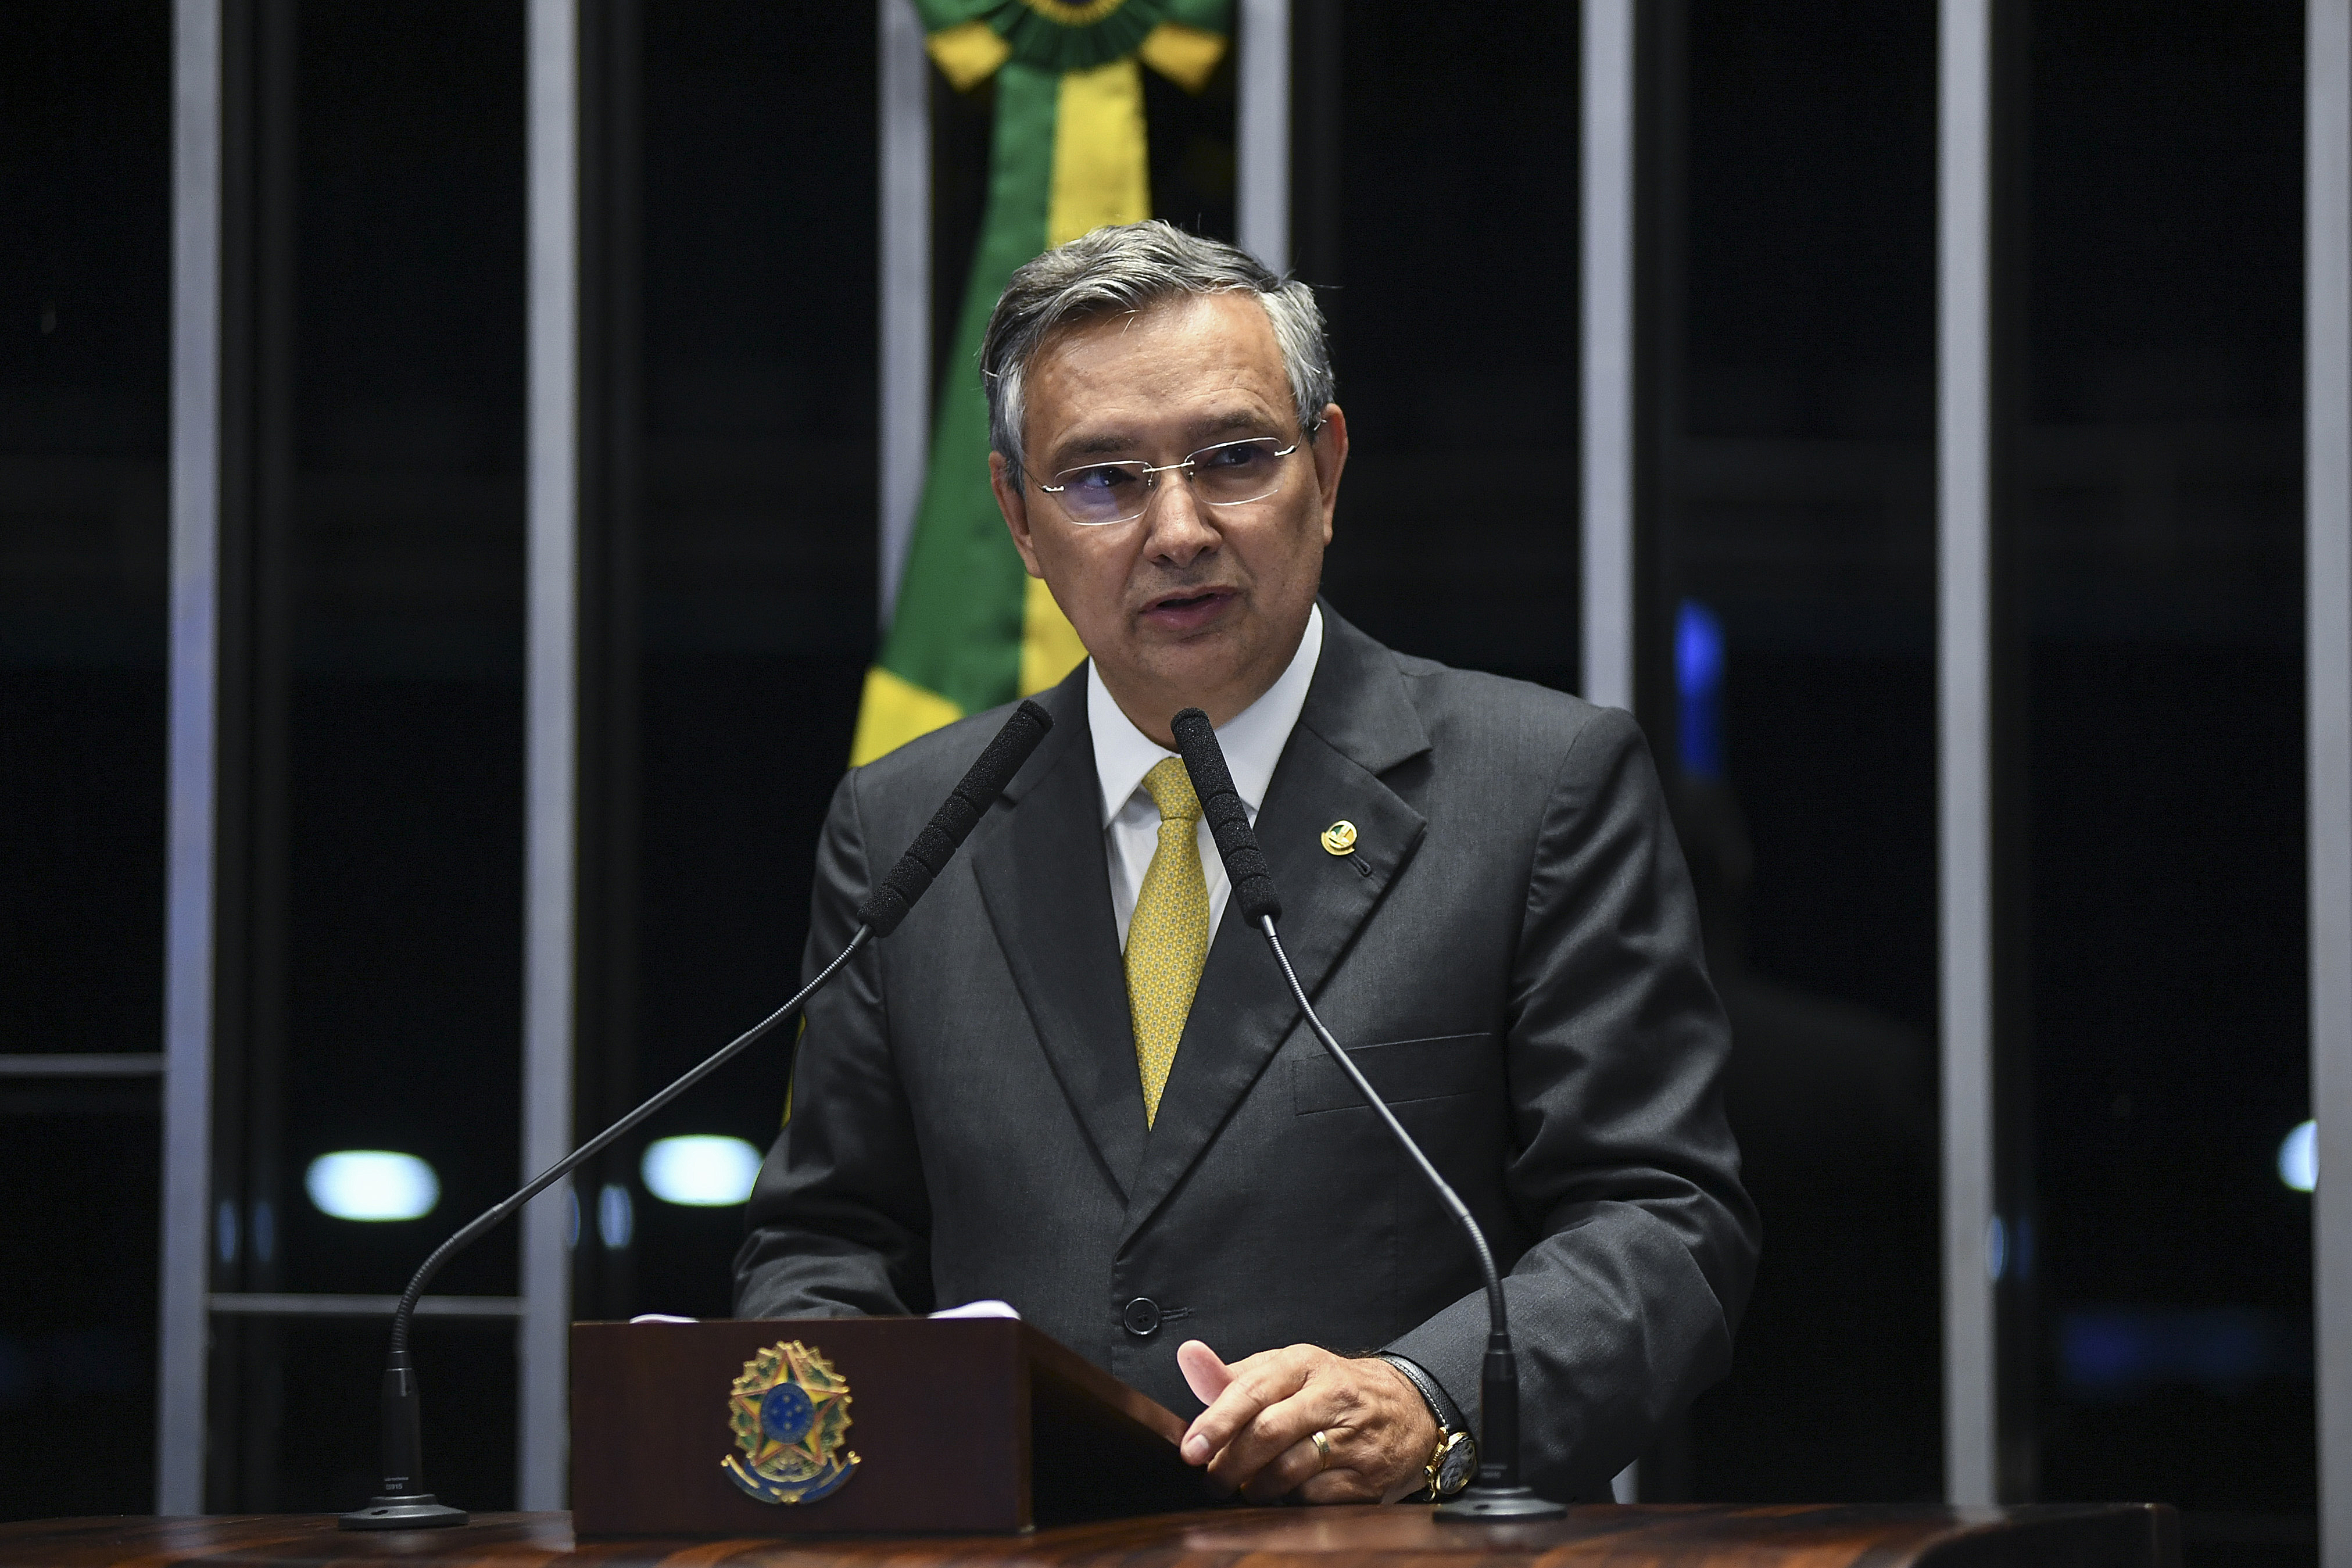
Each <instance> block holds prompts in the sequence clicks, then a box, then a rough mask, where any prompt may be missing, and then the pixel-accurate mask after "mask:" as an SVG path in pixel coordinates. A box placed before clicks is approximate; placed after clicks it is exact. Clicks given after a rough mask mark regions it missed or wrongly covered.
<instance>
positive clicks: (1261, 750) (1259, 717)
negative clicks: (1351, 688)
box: [1087, 605, 1323, 826]
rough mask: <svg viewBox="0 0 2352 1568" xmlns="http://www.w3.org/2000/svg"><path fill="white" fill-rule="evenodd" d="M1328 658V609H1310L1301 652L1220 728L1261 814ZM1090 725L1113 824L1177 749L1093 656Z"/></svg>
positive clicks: (1240, 782)
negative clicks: (1141, 724)
mask: <svg viewBox="0 0 2352 1568" xmlns="http://www.w3.org/2000/svg"><path fill="white" fill-rule="evenodd" d="M1322 655H1323V606H1322V605H1316V606H1315V607H1314V608H1313V609H1312V610H1310V611H1309V612H1308V613H1307V632H1306V635H1305V636H1303V637H1300V638H1299V639H1298V651H1297V652H1296V653H1294V654H1292V655H1291V656H1290V663H1289V665H1288V666H1287V667H1286V668H1284V670H1283V672H1282V673H1281V675H1279V676H1277V677H1276V679H1275V682H1274V684H1273V685H1272V686H1269V687H1267V688H1266V689H1265V694H1264V695H1263V696H1261V697H1259V698H1258V700H1256V701H1255V702H1253V703H1251V704H1250V705H1249V706H1248V707H1247V708H1244V709H1243V710H1241V712H1239V713H1237V714H1235V715H1234V718H1233V720H1232V721H1230V722H1228V723H1226V724H1224V725H1223V726H1222V727H1221V728H1220V729H1219V730H1218V731H1217V743H1218V744H1219V745H1220V746H1222V747H1223V748H1224V752H1225V767H1226V768H1227V770H1228V771H1230V772H1231V773H1233V775H1234V793H1235V794H1236V795H1240V796H1241V797H1242V804H1243V805H1246V806H1248V807H1249V809H1250V815H1251V816H1256V815H1257V808H1258V806H1259V805H1261V804H1262V803H1263V802H1264V801H1265V791H1266V786H1267V785H1268V784H1272V783H1273V782H1274V767H1275V764H1276V763H1278V762H1280V761H1281V760H1282V748H1283V747H1284V746H1286V745H1287V744H1289V743H1290V731H1291V730H1292V728H1293V727H1294V726H1296V725H1297V722H1298V714H1299V710H1301V709H1303V708H1305V707H1306V706H1307V687H1308V686H1310V685H1312V684H1313V683H1314V680H1315V665H1316V661H1317V660H1318V659H1319V658H1322ZM1087 728H1088V729H1089V730H1091V731H1093V733H1094V742H1095V776H1096V777H1097V779H1098V780H1099V781H1100V782H1101V784H1102V819H1103V825H1104V826H1109V825H1110V819H1111V818H1112V817H1114V816H1118V814H1119V811H1120V809H1121V808H1122V807H1124V806H1125V805H1127V802H1128V798H1129V796H1130V795H1134V794H1135V792H1136V791H1137V789H1139V788H1140V787H1141V785H1142V784H1143V775H1144V774H1146V773H1150V771H1151V770H1152V767H1153V766H1154V765H1155V764H1156V763H1160V762H1161V761H1162V760H1164V759H1166V758H1169V757H1172V756H1174V755H1175V754H1176V753H1175V752H1171V751H1169V750H1168V749H1167V748H1166V747H1164V746H1162V745H1160V742H1157V741H1154V740H1152V739H1151V738H1150V736H1148V735H1146V734H1145V733H1144V732H1143V731H1140V730H1139V729H1137V728H1136V727H1135V723H1134V721H1132V720H1130V719H1129V718H1128V716H1127V714H1126V713H1125V712H1124V711H1123V710H1121V709H1120V708H1119V705H1118V702H1117V701H1116V700H1113V699H1112V697H1111V694H1110V689H1109V688H1108V687H1106V686H1105V685H1104V684H1103V682H1102V676H1101V674H1100V673H1099V672H1098V671H1097V670H1096V668H1095V667H1094V663H1093V661H1092V660H1089V661H1087Z"/></svg>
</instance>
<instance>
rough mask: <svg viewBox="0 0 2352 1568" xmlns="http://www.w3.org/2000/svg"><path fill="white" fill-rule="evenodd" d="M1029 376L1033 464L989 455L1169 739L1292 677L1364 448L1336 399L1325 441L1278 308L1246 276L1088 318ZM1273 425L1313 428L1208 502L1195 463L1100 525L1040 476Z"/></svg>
mask: <svg viewBox="0 0 2352 1568" xmlns="http://www.w3.org/2000/svg"><path fill="white" fill-rule="evenodd" d="M1026 391H1027V408H1026V411H1025V418H1026V423H1025V427H1024V431H1023V437H1024V442H1025V444H1026V447H1027V450H1028V461H1027V472H1026V473H1025V474H1015V473H1013V470H1012V468H1011V465H1009V464H1008V463H1006V462H1005V460H1004V459H1003V457H1002V456H992V457H991V458H990V460H989V466H990V470H991V475H992V479H993V481H994V483H995V487H996V498H997V504H998V505H999V506H1000V507H1001V508H1002V509H1003V512H1004V520H1005V522H1006V524H1007V526H1009V527H1010V528H1011V529H1012V531H1013V542H1014V544H1016V545H1017V546H1019V548H1020V551H1021V558H1022V560H1023V562H1024V563H1026V564H1027V566H1028V569H1029V573H1030V574H1031V575H1032V576H1036V577H1043V578H1044V579H1045V583H1046V585H1047V586H1048V587H1050V588H1052V589H1053V591H1054V598H1055V601H1056V602H1057V603H1059V604H1060V605H1061V606H1062V611H1063V613H1064V614H1065V615H1066V616H1069V617H1070V624H1071V625H1072V626H1075V627H1076V629H1077V633H1078V637H1079V640H1080V641H1082V642H1084V643H1085V644H1086V646H1087V652H1088V653H1089V654H1091V655H1093V657H1094V660H1095V667H1096V668H1097V670H1098V671H1099V672H1100V673H1101V675H1102V678H1103V684H1104V685H1105V686H1106V687H1108V689H1109V690H1110V693H1111V695H1112V696H1113V697H1114V698H1116V699H1117V700H1118V704H1119V706H1120V708H1122V709H1123V710H1126V712H1127V715H1128V717H1129V718H1130V719H1132V720H1134V721H1135V722H1136V724H1137V727H1138V728H1139V729H1141V730H1142V731H1144V732H1145V733H1146V734H1149V735H1151V736H1152V737H1154V738H1155V739H1158V740H1160V741H1161V742H1166V741H1167V739H1168V724H1169V721H1170V720H1171V718H1173V717H1174V715H1175V714H1176V712H1177V710H1180V709H1182V708H1185V707H1188V706H1195V705H1197V706H1199V707H1201V708H1203V709H1206V710H1208V714H1209V717H1210V719H1211V720H1212V721H1214V722H1216V723H1219V724H1222V723H1223V722H1225V721H1227V720H1229V719H1231V718H1233V717H1234V715H1235V714H1237V713H1239V712H1240V711H1241V710H1243V709H1244V708H1246V707H1248V706H1249V705H1250V703H1252V702H1254V701H1255V700H1257V698H1258V697H1259V696H1260V695H1261V694H1262V693H1264V692H1265V689H1266V688H1267V687H1269V686H1271V685H1273V684H1274V682H1275V679H1276V677H1278V676H1280V675H1281V673H1282V671H1283V668H1284V667H1285V666H1286V664H1288V662H1289V660H1290V657H1291V655H1292V653H1293V652H1295V651H1296V650H1297V646H1298V638H1299V636H1300V634H1301V633H1302V632H1303V631H1304V630H1305V629H1306V626H1307V614H1308V612H1309V611H1310V610H1311V609H1312V608H1313V606H1314V603H1315V593H1316V588H1317V586H1318V584H1319V583H1320V582H1321V580H1322V575H1323V548H1324V546H1325V545H1327V544H1328V543H1329V542H1330V541H1331V511H1332V505H1333V502H1334V500H1335V499H1336V497H1337V494H1338V490H1339V470H1340V468H1342V466H1343V465H1344V464H1345V463H1346V461H1347V453H1348V429H1347V420H1346V418H1345V416H1342V415H1341V414H1340V412H1339V407H1338V405H1332V406H1330V407H1328V408H1327V409H1326V410H1325V411H1324V418H1325V424H1324V426H1323V429H1322V432H1321V434H1320V435H1319V437H1318V438H1317V439H1316V440H1315V442H1314V443H1313V444H1312V445H1309V444H1308V443H1307V439H1306V436H1305V432H1303V431H1301V430H1300V429H1299V428H1298V420H1297V412H1296V410H1295V409H1294V408H1293V406H1292V404H1291V397H1290V384H1289V382H1288V380H1287V379H1286V377H1285V375H1284V374H1283V364H1282V352H1281V350H1280V349H1279V348H1278V347H1277V346H1276V343H1275V339H1274V329H1273V326H1272V325H1271V324H1270V323H1269V322H1268V321H1267V320H1266V315H1265V310H1264V308H1263V307H1261V306H1260V305H1259V304H1258V302H1257V301H1256V300H1255V299H1254V298H1252V297H1250V296H1248V295H1246V294H1203V295H1190V296H1185V297H1182V298H1180V299H1176V300H1169V301H1167V302H1165V303H1162V304H1160V305H1156V306H1154V307H1152V308H1150V310H1145V311H1143V312H1141V313H1140V314H1137V315H1116V316H1108V317H1104V318H1101V319H1099V320H1097V321H1087V322H1084V323H1081V324H1080V325H1078V326H1076V327H1073V328H1071V329H1069V330H1068V331H1064V332H1062V333H1060V334H1058V335H1056V336H1055V337H1054V338H1052V339H1050V340H1048V341H1047V342H1046V344H1045V348H1044V350H1043V351H1042V352H1040V353H1038V354H1037V356H1036V357H1035V358H1034V360H1033V361H1031V363H1030V365H1029V371H1028V374H1027V377H1026ZM1256 436H1269V437H1278V442H1279V445H1281V446H1285V447H1286V446H1289V445H1290V444H1291V443H1293V442H1297V451H1295V452H1293V453H1292V454H1291V455H1290V456H1288V457H1286V458H1283V459H1281V461H1280V464H1279V468H1278V472H1279V476H1280V488H1279V489H1276V491H1275V493H1274V494H1272V495H1270V496H1268V497H1266V498H1265V500H1255V501H1250V502H1246V503H1244V504H1242V505H1237V506H1223V507H1210V506H1203V505H1202V504H1201V503H1200V502H1199V501H1198V500H1196V499H1195V498H1194V494H1193V490H1192V486H1191V485H1190V484H1189V483H1187V482H1186V479H1185V476H1183V475H1182V474H1180V473H1175V472H1170V473H1164V474H1157V475H1154V476H1152V477H1153V479H1155V480H1156V481H1157V485H1156V489H1154V491H1153V492H1152V493H1151V495H1150V501H1149V505H1148V506H1147V507H1146V508H1145V510H1144V512H1143V515H1142V516H1140V517H1139V518H1135V519H1132V520H1130V521H1125V522H1113V523H1106V524H1101V525H1097V526H1094V527H1085V526H1081V525H1079V524H1077V523H1075V522H1073V521H1070V518H1069V515H1068V513H1066V511H1064V510H1063V509H1062V506H1061V503H1060V501H1059V500H1057V499H1056V498H1055V496H1053V495H1051V494H1048V493H1046V492H1045V491H1043V490H1041V489H1039V488H1038V487H1039V486H1040V485H1041V484H1051V483H1053V482H1054V476H1055V475H1056V474H1058V473H1060V472H1062V471H1063V470H1064V469H1066V468H1076V467H1079V466H1082V465H1086V464H1091V463H1105V462H1113V461H1118V460H1120V459H1133V460H1140V461H1142V462H1145V463H1149V464H1151V465H1153V466H1155V467H1157V466H1159V465H1162V464H1171V463H1181V462H1182V461H1183V460H1184V459H1185V458H1187V457H1188V456H1190V455H1191V454H1192V453H1193V452H1196V451H1198V450H1200V449H1201V448H1202V447H1211V446H1214V445H1217V444H1218V443H1221V442H1226V441H1235V440H1241V439H1244V438H1247V437H1256Z"/></svg>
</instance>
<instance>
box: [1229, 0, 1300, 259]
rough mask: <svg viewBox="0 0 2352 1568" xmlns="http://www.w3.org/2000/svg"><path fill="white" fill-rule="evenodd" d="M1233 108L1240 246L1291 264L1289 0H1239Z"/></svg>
mask: <svg viewBox="0 0 2352 1568" xmlns="http://www.w3.org/2000/svg"><path fill="white" fill-rule="evenodd" d="M1240 44H1241V55H1240V58H1238V59H1236V60H1235V61H1234V68H1235V72H1236V76H1237V80H1238V86H1239V89H1240V91H1239V94H1238V97H1239V101H1238V102H1237V103H1236V104H1235V105H1234V155H1235V156H1234V164H1235V167H1234V229H1235V231H1236V232H1235V235H1234V237H1235V238H1236V239H1238V240H1239V241H1240V242H1241V247H1242V248H1243V249H1244V250H1246V251H1248V252H1249V253H1250V254H1251V255H1252V256H1255V257H1256V258H1258V259H1259V260H1260V261H1263V262H1264V263H1265V265H1266V266H1268V267H1269V268H1273V269H1274V270H1275V271H1276V272H1287V271H1289V270H1290V0H1242V3H1241V37H1240Z"/></svg>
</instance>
